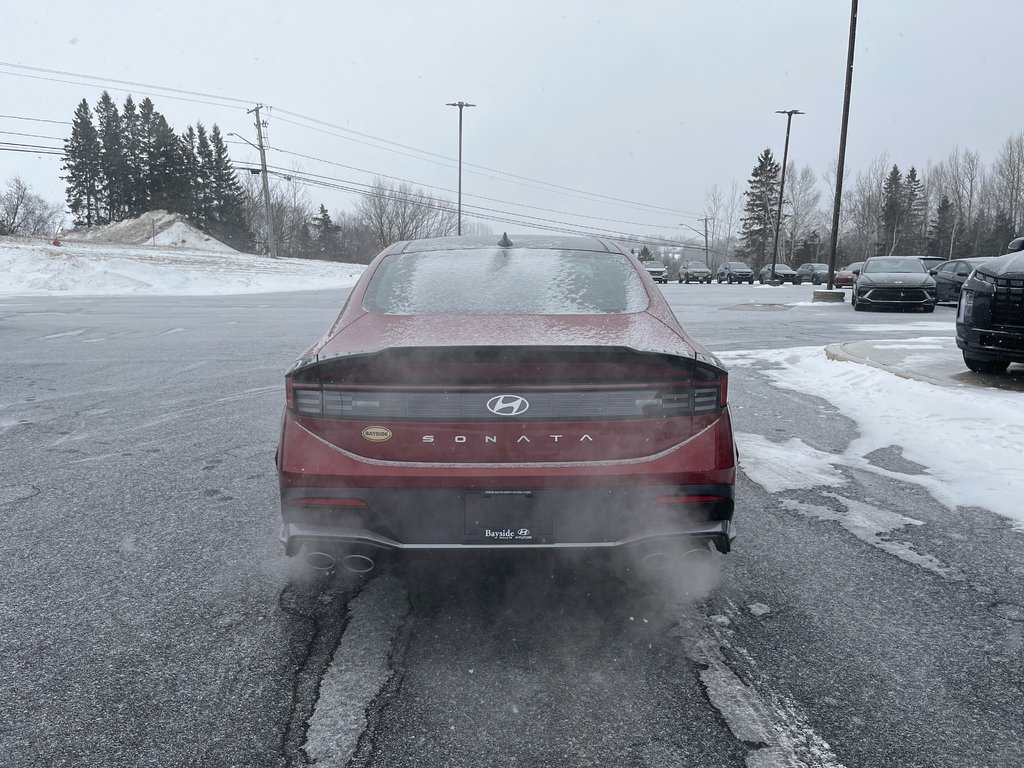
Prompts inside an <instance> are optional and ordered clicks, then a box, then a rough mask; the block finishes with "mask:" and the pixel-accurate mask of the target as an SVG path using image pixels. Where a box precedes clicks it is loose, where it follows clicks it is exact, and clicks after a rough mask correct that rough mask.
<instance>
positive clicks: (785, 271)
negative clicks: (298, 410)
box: [757, 264, 796, 285]
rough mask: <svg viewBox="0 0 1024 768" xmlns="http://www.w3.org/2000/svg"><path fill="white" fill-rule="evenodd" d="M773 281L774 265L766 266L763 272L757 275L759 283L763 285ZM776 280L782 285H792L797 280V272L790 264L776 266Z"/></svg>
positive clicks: (762, 268) (762, 269)
mask: <svg viewBox="0 0 1024 768" xmlns="http://www.w3.org/2000/svg"><path fill="white" fill-rule="evenodd" d="M771 279H772V265H771V264H765V265H764V266H763V267H761V271H760V272H758V273H757V281H758V282H759V283H761V285H764V284H765V283H767V282H768V281H769V280H771ZM775 279H776V280H778V281H779V282H780V283H792V282H794V281H795V280H796V270H795V269H793V268H792V267H791V266H789V264H776V265H775Z"/></svg>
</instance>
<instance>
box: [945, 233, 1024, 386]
mask: <svg viewBox="0 0 1024 768" xmlns="http://www.w3.org/2000/svg"><path fill="white" fill-rule="evenodd" d="M1022 251H1024V237H1018V238H1017V239H1016V240H1014V241H1013V242H1011V243H1010V253H1008V254H1006V255H1005V256H999V257H997V258H994V259H987V260H986V261H985V262H984V263H982V264H979V265H978V266H977V267H976V268H975V269H974V271H973V272H972V273H971V274H970V276H969V277H968V278H967V281H966V282H965V283H964V287H963V290H962V291H961V292H960V303H959V305H958V306H957V312H956V345H957V346H958V347H960V349H961V350H962V351H963V355H964V364H965V365H966V366H967V367H968V368H970V369H971V370H972V371H977V372H978V373H1002V372H1003V371H1005V370H1006V369H1007V368H1008V367H1009V365H1010V363H1024V253H1022Z"/></svg>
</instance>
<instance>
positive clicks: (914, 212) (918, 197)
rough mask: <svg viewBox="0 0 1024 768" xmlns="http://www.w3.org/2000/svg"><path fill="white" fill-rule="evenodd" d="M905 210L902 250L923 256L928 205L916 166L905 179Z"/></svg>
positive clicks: (912, 254) (925, 245)
mask: <svg viewBox="0 0 1024 768" xmlns="http://www.w3.org/2000/svg"><path fill="white" fill-rule="evenodd" d="M903 210H904V226H903V229H902V234H901V236H900V240H901V241H902V243H903V245H902V250H903V252H904V253H906V254H908V255H910V256H919V255H923V254H924V252H925V250H926V248H927V233H926V225H927V223H928V203H927V201H926V200H925V198H924V190H923V188H922V185H921V180H920V179H919V178H917V169H916V168H915V167H914V166H910V170H909V171H907V175H906V178H904V179H903Z"/></svg>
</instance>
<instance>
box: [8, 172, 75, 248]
mask: <svg viewBox="0 0 1024 768" xmlns="http://www.w3.org/2000/svg"><path fill="white" fill-rule="evenodd" d="M63 221H64V213H63V210H62V209H61V207H60V206H57V205H54V204H53V203H48V202H46V201H45V200H43V198H41V197H39V195H36V194H33V192H32V188H31V187H30V186H29V185H28V184H26V183H25V182H24V181H22V179H21V177H20V176H14V177H12V178H11V179H9V180H8V181H7V189H5V190H4V192H3V194H2V195H0V235H29V236H33V237H38V236H42V235H45V236H49V235H52V234H53V233H54V232H56V231H57V230H58V229H59V228H60V226H61V224H62V223H63Z"/></svg>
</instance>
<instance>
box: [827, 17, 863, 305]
mask: <svg viewBox="0 0 1024 768" xmlns="http://www.w3.org/2000/svg"><path fill="white" fill-rule="evenodd" d="M856 42H857V0H851V2H850V42H849V47H848V49H847V51H846V91H845V93H844V94H843V123H842V127H841V128H840V129H839V162H838V163H836V199H835V204H834V206H833V208H832V242H831V244H830V247H829V251H828V289H829V290H830V291H831V290H832V289H833V288H834V287H835V275H836V249H837V248H838V246H839V209H840V207H841V206H842V200H843V166H844V165H845V164H846V127H847V125H849V122H850V91H851V89H852V88H853V51H854V47H855V44H856Z"/></svg>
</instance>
